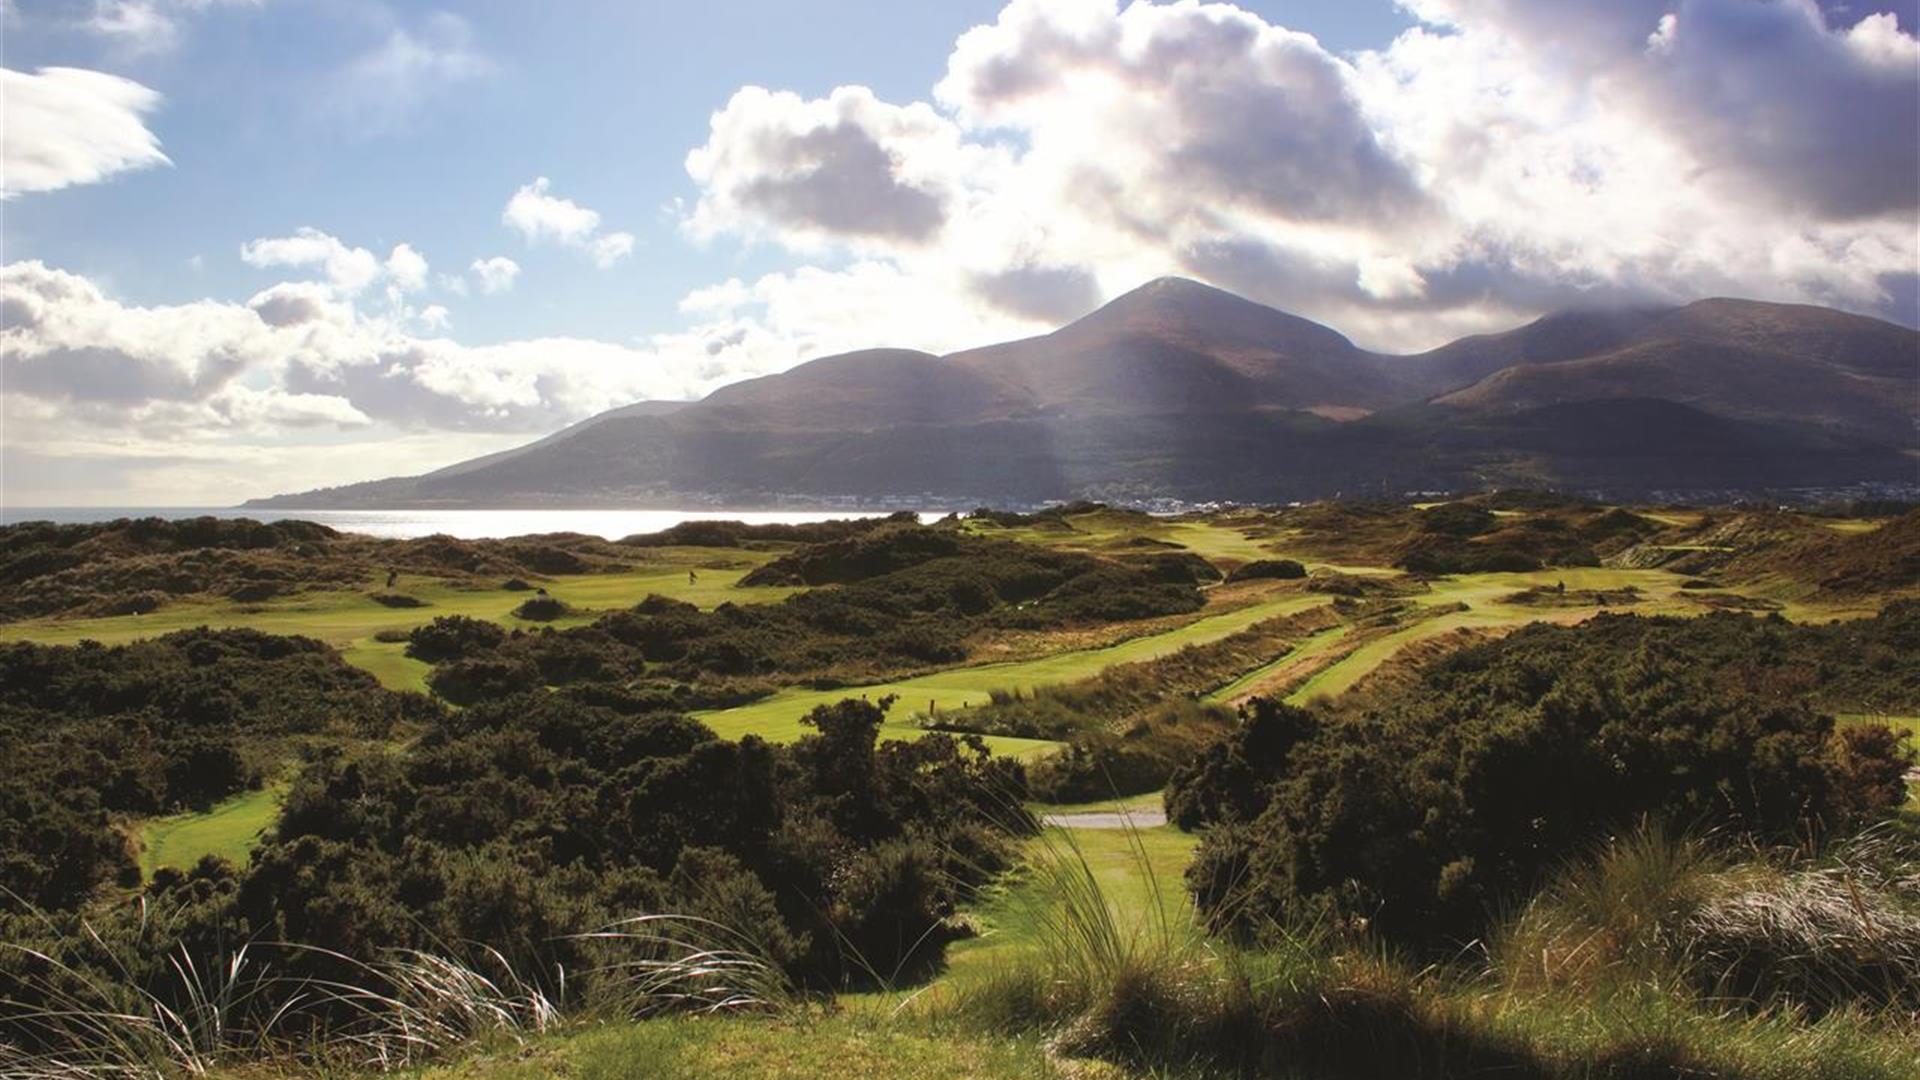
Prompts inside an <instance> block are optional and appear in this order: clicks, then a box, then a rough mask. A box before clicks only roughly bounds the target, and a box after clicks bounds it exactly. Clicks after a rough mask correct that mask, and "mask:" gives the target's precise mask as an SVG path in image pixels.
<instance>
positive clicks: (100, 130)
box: [0, 67, 171, 198]
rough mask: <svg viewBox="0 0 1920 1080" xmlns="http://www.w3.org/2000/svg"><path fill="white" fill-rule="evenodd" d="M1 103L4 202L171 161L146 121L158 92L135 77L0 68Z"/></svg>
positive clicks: (1, 194)
mask: <svg viewBox="0 0 1920 1080" xmlns="http://www.w3.org/2000/svg"><path fill="white" fill-rule="evenodd" d="M0 98H4V99H5V101H6V123H5V124H0V172H4V181H3V182H0V198H12V197H14V196H16V195H20V194H23V193H26V192H34V191H56V190H58V189H60V188H64V187H68V186H71V185H74V184H92V183H98V182H99V181H101V180H104V179H106V178H107V177H109V176H112V175H114V174H116V173H121V172H127V171H131V170H136V169H145V168H151V167H152V166H155V165H168V164H171V162H169V161H168V160H167V156H166V155H165V154H163V153H161V152H160V140H159V139H158V138H157V137H155V135H154V134H153V132H152V131H150V130H148V129H147V126H146V122H145V117H146V114H147V113H150V112H152V111H153V110H154V109H156V108H158V107H159V104H160V95H159V94H158V93H156V92H154V91H153V90H150V89H148V88H147V87H145V86H142V85H140V84H139V83H137V82H134V81H133V80H131V79H123V78H120V77H119V76H117V75H108V74H105V73H103V72H98V71H86V70H82V69H80V68H65V67H52V68H41V69H40V70H39V72H38V73H37V74H32V75H29V74H27V73H25V72H21V71H14V70H12V69H9V68H0Z"/></svg>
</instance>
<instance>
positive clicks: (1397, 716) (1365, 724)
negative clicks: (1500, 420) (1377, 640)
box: [1167, 604, 1920, 940]
mask: <svg viewBox="0 0 1920 1080" xmlns="http://www.w3.org/2000/svg"><path fill="white" fill-rule="evenodd" d="M1917 631H1920V605H1915V604H1904V605H1895V606H1893V607H1890V608H1889V609H1888V610H1887V611H1885V612H1883V613H1882V614H1881V615H1880V616H1879V617H1878V618H1876V619H1872V620H1863V621H1860V622H1857V623H1853V624H1836V625H1833V626H1827V627H1801V626H1793V625H1791V624H1787V623H1785V622H1784V621H1781V620H1755V619H1752V618H1748V617H1745V616H1734V615H1709V616H1705V617H1702V618H1699V619H1693V620H1680V619H1671V618H1655V619H1646V618H1638V617H1634V616H1602V617H1600V618H1597V619H1594V620H1592V621H1590V622H1588V623H1584V624H1581V625H1579V626H1575V627H1561V626H1552V625H1534V626H1530V627H1527V628H1525V629H1523V630H1520V631H1517V632H1516V633H1514V634H1512V635H1510V636H1508V637H1507V638H1505V639H1503V640H1500V641H1498V642H1494V643H1490V644H1485V645H1480V646H1475V647H1470V648H1467V649H1464V650H1461V651H1459V652H1457V653H1455V654H1453V655H1451V656H1449V657H1446V658H1444V659H1443V660H1441V661H1439V662H1437V663H1435V664H1433V665H1431V666H1429V667H1428V668H1426V669H1425V670H1424V671H1422V672H1421V674H1420V677H1419V680H1418V683H1417V685H1416V688H1415V689H1414V690H1413V692H1410V693H1406V694H1401V695H1395V696H1393V697H1391V698H1389V699H1386V700H1380V699H1378V698H1373V699H1369V700H1368V701H1367V702H1366V703H1365V704H1364V705H1362V706H1348V707H1345V708H1343V707H1342V706H1341V705H1340V704H1339V703H1335V704H1334V705H1332V706H1330V707H1327V708H1325V709H1322V710H1319V711H1313V712H1309V711H1306V710H1302V709H1297V708H1293V707H1290V706H1285V705H1281V704H1277V703H1273V702H1266V701H1262V702H1258V703H1255V704H1254V705H1253V707H1252V708H1251V709H1249V710H1248V712H1247V713H1246V715H1245V716H1244V718H1243V723H1242V725H1241V727H1240V729H1239V730H1238V731H1237V732H1236V733H1235V734H1234V735H1233V736H1232V737H1231V738H1229V739H1228V740H1226V741H1225V742H1222V743H1220V744H1218V745H1217V746H1215V747H1213V748H1211V749H1209V750H1208V751H1207V752H1206V753H1204V754H1203V755H1201V756H1200V757H1199V758H1198V759H1197V760H1196V761H1195V762H1193V763H1192V764H1191V765H1189V766H1188V767H1186V768H1185V769H1183V770H1182V771H1181V772H1180V773H1179V774H1177V775H1176V776H1175V777H1174V780H1173V783H1172V785H1171V787H1170V788H1169V790H1168V795H1167V805H1168V809H1169V812H1170V816H1171V817H1172V818H1173V820H1175V821H1176V822H1177V823H1179V824H1181V825H1182V826H1184V827H1188V828H1194V827H1200V826H1208V828H1207V831H1206V835H1205V839H1204V840H1203V842H1202V845H1201V849H1200V852H1199V855H1198V856H1197V858H1196V861H1195V863H1194V866H1193V867H1192V869H1191V870H1190V872H1189V884H1190V886H1191V888H1192V889H1193V892H1194V895H1195V898H1196V901H1197V903H1198V905H1199V907H1200V909H1201V911H1202V912H1203V913H1204V914H1205V915H1206V917H1207V918H1208V919H1209V920H1210V921H1211V922H1212V923H1213V924H1214V925H1215V926H1216V927H1223V928H1224V927H1232V926H1235V925H1244V924H1248V923H1250V922H1251V921H1254V920H1255V919H1257V918H1264V917H1266V916H1268V915H1271V914H1272V913H1273V912H1275V911H1280V910H1293V911H1299V910H1315V909H1322V910H1332V911H1335V912H1338V913H1339V914H1341V915H1342V916H1345V917H1355V918H1364V919H1367V920H1369V921H1370V922H1372V923H1373V924H1374V925H1376V926H1377V927H1379V928H1380V929H1382V930H1383V931H1386V932H1387V933H1389V934H1391V935H1395V936H1401V937H1406V938H1412V939H1424V940H1435V939H1444V938H1447V937H1449V936H1452V937H1464V936H1467V935H1470V934H1472V933H1473V932H1475V930H1476V929H1477V928H1478V927H1479V926H1480V925H1481V921H1482V919H1483V918H1484V916H1485V915H1486V913H1487V912H1488V911H1489V909H1490V908H1492V907H1493V906H1496V905H1498V904H1501V903H1505V902H1509V901H1512V900H1514V899H1516V898H1517V897H1520V896H1523V895H1525V894H1526V893H1527V892H1528V891H1529V890H1531V889H1532V888H1533V887H1535V886H1536V885H1538V884H1539V882H1540V879H1541V875H1542V873H1543V871H1544V870H1546V869H1547V868H1548V867H1551V866H1553V865H1555V864H1556V863H1558V862H1559V861H1560V860H1562V859H1564V858H1566V857H1567V854H1568V853H1569V852H1571V851H1574V850H1579V849H1581V848H1582V847H1583V846H1584V845H1587V844H1590V843H1592V842H1593V841H1594V840H1595V838H1596V837H1597V836H1600V835H1603V834H1604V833H1605V832H1607V831H1608V830H1610V829H1616V828H1620V827H1623V826H1625V825H1628V824H1630V823H1632V822H1633V821H1635V820H1636V819H1640V818H1643V817H1657V818H1665V819H1670V820H1674V821H1676V822H1679V823H1681V824H1684V825H1687V826H1694V825H1702V826H1714V827H1720V828H1725V829H1728V830H1731V831H1734V832H1737V833H1739V834H1741V835H1747V836H1753V837H1758V838H1768V839H1785V838H1790V837H1792V836H1795V835H1799V834H1803V833H1804V832H1806V831H1807V830H1809V829H1819V828H1838V827H1842V826H1845V825H1849V824H1853V823H1857V822H1859V821H1861V820H1870V819H1873V818H1876V817H1879V816H1884V815H1886V814H1888V813H1890V812H1892V811H1893V810H1894V809H1895V808H1897V807H1898V806H1899V805H1900V803H1901V802H1902V801H1904V799H1905V797H1906V792H1905V787H1904V782H1903V780H1902V779H1901V775H1902V773H1904V771H1905V767H1906V763H1907V761H1908V752H1907V751H1906V750H1905V749H1904V747H1903V745H1902V744H1901V743H1899V742H1896V741H1894V740H1891V739H1876V738H1872V737H1851V738H1836V737H1835V734H1834V725H1833V720H1832V718H1831V717H1829V716H1826V715H1823V714H1821V713H1819V712H1816V711H1815V710H1814V709H1812V708H1811V707H1810V706H1809V705H1808V704H1807V700H1808V698H1809V697H1812V696H1817V692H1818V690H1819V689H1820V688H1819V687H1817V686H1811V685H1808V684H1807V682H1806V681H1805V680H1806V677H1807V674H1806V673H1807V672H1809V671H1812V672H1816V673H1824V675H1825V676H1827V677H1829V678H1836V679H1839V680H1840V681H1839V682H1838V683H1837V684H1836V685H1849V686H1850V687H1851V688H1852V689H1853V690H1854V691H1856V692H1860V691H1866V690H1867V687H1866V686H1865V685H1863V680H1858V679H1852V678H1847V677H1846V676H1847V675H1848V674H1849V672H1848V669H1849V668H1852V669H1854V670H1856V671H1857V670H1858V669H1860V668H1862V667H1865V668H1874V667H1878V668H1879V669H1880V670H1878V671H1876V672H1875V675H1876V676H1877V684H1878V685H1881V686H1890V685H1893V686H1897V685H1904V686H1905V687H1906V688H1907V694H1906V696H1905V697H1904V698H1903V699H1902V700H1904V701H1907V702H1912V701H1913V700H1914V699H1915V698H1916V697H1920V693H1917V692H1916V691H1917V690H1920V682H1916V681H1915V680H1916V678H1917V677H1920V651H1916V650H1914V649H1913V648H1912V646H1913V645H1914V643H1915V641H1914V638H1915V634H1916V632H1917ZM1843 657H1844V658H1843ZM1875 681H1876V680H1866V681H1865V682H1875Z"/></svg>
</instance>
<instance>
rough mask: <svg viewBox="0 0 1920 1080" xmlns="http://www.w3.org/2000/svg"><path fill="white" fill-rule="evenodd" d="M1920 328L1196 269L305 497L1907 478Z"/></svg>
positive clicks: (542, 501) (1243, 490)
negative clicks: (1344, 298)
mask: <svg viewBox="0 0 1920 1080" xmlns="http://www.w3.org/2000/svg"><path fill="white" fill-rule="evenodd" d="M1917 393H1920V334H1916V333H1915V332H1914V331H1912V330H1909V329H1906V328H1903V327H1899V326H1895V325H1893V324H1890V323H1886V322H1881V321H1879V320H1875V319H1869V318H1864V317H1861V316H1856V315H1848V314H1844V313H1841V312H1837V311H1831V310H1828V309H1824V308H1817V307H1807V306H1803V305H1787V304H1766V303H1757V302H1753V301H1744V300H1704V301H1700V302H1698V303H1694V304H1689V305H1686V306H1684V307H1665V308H1640V309H1633V310H1615V311H1569V312H1562V313H1557V314H1553V315H1549V316H1546V317H1545V318H1542V319H1539V320H1536V321H1535V322H1532V323H1530V324H1528V325H1526V326H1522V327H1519V328H1516V329H1514V330H1511V331H1507V332H1505V333H1500V334H1487V335H1478V336H1475V337H1470V338H1464V339H1462V340H1460V341H1457V342H1454V343H1452V344H1449V345H1446V346H1443V347H1441V348H1439V349H1435V350H1432V351H1430V352H1426V353H1421V354H1417V355H1411V356H1391V355H1384V354H1378V353H1372V352H1369V351H1367V350H1364V349H1361V348H1359V347H1358V346H1356V345H1354V344H1353V343H1352V342H1351V341H1349V340H1348V339H1347V338H1346V337H1344V336H1342V335H1341V334H1340V333H1338V332H1337V331H1335V330H1333V329H1330V328H1328V327H1325V326H1321V325H1319V324H1318V323H1314V322H1311V321H1309V320H1306V319H1302V318H1299V317H1297V316H1294V315H1289V314H1286V313H1284V312H1280V311H1276V310H1274V309H1272V308H1268V307H1264V306H1262V305H1260V304H1256V303H1254V302H1252V301H1249V300H1246V299H1243V298H1241V297H1238V296H1235V295H1233V294H1231V293H1227V292H1223V291H1221V290H1219V289H1215V288H1212V287H1210V286H1207V285H1202V284H1200V283H1198V282H1193V281H1186V280H1182V279H1178V278H1162V279H1160V280H1157V281H1153V282H1150V283H1148V284H1146V285H1144V286H1141V287H1140V288H1138V289H1135V290H1134V291H1132V292H1130V293H1127V294H1126V295H1124V296H1121V297H1119V298H1118V299H1115V300H1114V301H1112V302H1111V303H1109V304H1107V305H1106V306H1104V307H1102V308H1100V309H1099V310H1097V311H1095V312H1093V313H1091V314H1089V315H1087V316H1085V317H1084V318H1081V319H1079V320H1077V321H1075V322H1073V323H1070V324H1068V325H1066V326H1064V327H1061V328H1060V329H1059V330H1056V331H1054V332H1053V333H1050V334H1045V335H1042V336H1039V337H1034V338H1028V339H1024V340H1021V341H1013V342H1006V343H1003V344H998V345H990V346H986V347H984V348H978V349H971V350H967V351H964V352H959V353H955V354H952V355H950V356H945V357H939V356H934V355H931V354H929V353H924V352H915V351H912V350H904V349H869V350H863V351H859V352H853V353H846V354H843V355H839V356H831V357H825V358H822V359H818V360H813V361H810V362H807V363H804V364H801V365H799V366H797V367H795V368H793V369H791V370H789V371H787V372H784V373H782V374H778V375H769V376H765V377H762V378H757V379H749V380H745V381H743V382H739V383H734V384H732V385H730V386H726V387H722V388H721V389H719V390H716V391H714V392H713V393H712V394H709V395H708V396H707V397H706V398H704V399H702V400H700V401H697V402H641V403H639V404H636V405H630V406H626V407H623V408H619V409H614V410H611V411H609V412H606V413H602V414H600V415H598V416H595V417H592V418H590V419H588V420H585V421H583V422H581V423H578V424H575V425H573V426H572V427H569V428H566V429H564V430H562V431H559V432H556V433H554V434H552V435H549V436H547V437H546V438H544V439H540V440H538V441H536V442H533V443H529V444H528V445H526V446H522V447H518V448H516V449H513V450H508V451H504V452H502V453H498V454H492V455H488V456H486V457H482V458H475V459H473V460H471V461H465V462H461V463H459V464H457V465H453V466H449V467H447V468H444V469H440V470H437V471H435V472H431V473H427V474H425V475H422V476H417V477H400V478H396V479H392V480H380V481H374V482H371V483H365V484H354V485H349V486H346V487H340V488H331V489H325V490H322V491H315V492H306V493H302V494H297V495H282V496H276V497H274V498H272V499H266V500H256V501H255V502H253V503H249V504H248V505H257V506H274V507H289V508H307V509H323V508H345V507H381V506H393V507H399V506H408V507H430V506H504V505H523V506H524V505H621V504H624V505H637V504H643V503H644V504H652V505H671V504H673V503H677V502H701V503H731V504H734V505H750V504H754V503H762V504H765V503H771V502H776V501H793V500H805V499H810V498H811V499H823V498H834V499H855V500H858V499H869V500H873V499H882V498H888V497H895V498H906V499H918V500H922V501H926V502H929V503H933V502H944V503H961V502H1002V503H1004V502H1034V501H1041V500H1049V499H1063V498H1074V497H1095V498H1106V499H1115V500H1128V499H1146V498H1155V497H1170V498H1179V499H1187V500H1195V501H1200V500H1215V499H1233V500H1240V501H1261V500H1278V499H1295V498H1311V497H1318V496H1326V495H1333V494H1339V493H1342V492H1345V493H1362V492H1372V493H1380V492H1394V491H1402V490H1429V489H1432V490H1439V489H1452V490H1459V489H1471V488H1479V487H1485V486H1491V485H1551V486H1562V487H1574V488H1580V489H1582V490H1593V491H1599V492H1605V493H1610V494H1617V495H1631V494H1637V493H1646V492H1652V491H1667V492H1681V491H1688V490H1713V491H1731V490H1762V489H1770V488H1784V487H1814V486H1841V485H1850V484H1857V483H1862V482H1885V483H1891V484H1896V485H1908V486H1916V485H1917V484H1920V474H1917V471H1916V458H1917V457H1920V454H1916V449H1917V447H1916V442H1917V441H1920V440H1917V439H1916V434H1915V431H1916V417H1920V408H1917V407H1916V406H1917V403H1916V394H1917Z"/></svg>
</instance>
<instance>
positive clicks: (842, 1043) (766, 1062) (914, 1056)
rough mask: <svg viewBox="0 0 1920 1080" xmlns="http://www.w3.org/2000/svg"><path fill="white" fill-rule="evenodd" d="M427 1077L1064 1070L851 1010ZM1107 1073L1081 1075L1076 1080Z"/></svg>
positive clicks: (866, 1077) (639, 1026) (1035, 1043)
mask: <svg viewBox="0 0 1920 1080" xmlns="http://www.w3.org/2000/svg"><path fill="white" fill-rule="evenodd" d="M418 1075H419V1077H420V1080H543V1078H546V1077H568V1078H572V1080H641V1078H644V1080H814V1078H821V1080H839V1078H846V1080H882V1078H898V1080H949V1078H959V1077H966V1078H971V1080H1029V1078H1048V1077H1060V1076H1062V1075H1063V1074H1062V1073H1061V1072H1060V1071H1059V1070H1058V1069H1057V1068H1056V1067H1055V1065H1054V1063H1053V1062H1052V1061H1051V1060H1049V1059H1048V1057H1047V1055H1046V1053H1045V1051H1044V1049H1043V1048H1042V1047H1041V1045H1040V1043H1039V1040H1037V1039H997V1038H985V1037H980V1036H969V1035H961V1034H958V1033H955V1032H952V1031H948V1030H942V1029H940V1028H939V1027H937V1026H935V1025H929V1024H924V1023H911V1022H902V1021H897V1020H889V1019H887V1018H885V1017H874V1016H870V1015H865V1014H863V1013H861V1012H860V1011H858V1010H848V1011H840V1012H836V1013H833V1014H830V1015H808V1014H803V1015H801V1016H799V1017H796V1018H785V1019H781V1018H770V1017H757V1016H741V1017H669V1018H662V1019H657V1020H649V1021H645V1022H642V1023H636V1024H627V1023H620V1024H609V1025H606V1026H600V1027H594V1028H591V1029H588V1030H585V1031H581V1032H578V1033H576V1034H572V1035H568V1036H565V1037H561V1038H557V1039H552V1040H548V1041H544V1042H541V1043H538V1044H535V1045H533V1046H530V1047H515V1048H512V1049H508V1050H503V1051H497V1052H494V1053H488V1054H483V1055H480V1056H477V1057H475V1058H473V1059H471V1060H468V1061H463V1062H460V1063H458V1064H454V1065H449V1066H446V1067H443V1068H436V1069H429V1070H427V1071H425V1072H423V1073H420V1074H418ZM1100 1075H1102V1074H1101V1073H1099V1072H1075V1073H1074V1074H1073V1076H1074V1077H1075V1078H1076V1080H1081V1078H1085V1080H1092V1078H1094V1077H1098V1076H1100ZM1106 1075H1112V1076H1120V1075H1124V1074H1121V1073H1118V1072H1109V1073H1106Z"/></svg>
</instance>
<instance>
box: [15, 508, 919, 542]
mask: <svg viewBox="0 0 1920 1080" xmlns="http://www.w3.org/2000/svg"><path fill="white" fill-rule="evenodd" d="M885 513H886V512H885V511H859V510H759V511H755V510H721V509H713V510H261V509H246V510H236V509H232V508H213V507H191V506H165V507H139V506H69V507H32V506H8V507H0V524H6V525H12V524H15V523H17V522H21V521H57V522H61V523H86V522H96V521H112V520H114V519H116V518H137V517H163V518H190V517H202V516H206V515H211V516H213V517H228V518H252V519H254V520H255V521H287V520H295V521H317V522H319V523H320V524H322V525H328V526H331V527H333V528H336V529H340V530H342V531H344V532H356V533H365V534H367V535H370V536H381V537H388V538H393V539H407V538H409V537H415V536H431V535H433V534H435V533H444V534H446V535H448V536H457V537H460V538H461V539H463V540H479V539H484V538H488V537H500V536H525V535H528V534H529V533H552V532H572V533H585V534H587V535H588V536H600V537H605V538H606V539H608V540H618V539H620V538H621V537H623V536H633V535H635V534H637V533H651V532H659V531H660V530H662V529H668V528H672V527H673V526H675V525H678V524H679V523H681V522H683V521H716V520H717V521H744V522H746V523H748V524H750V525H775V524H782V525H797V524H801V523H804V522H809V521H827V520H830V519H833V518H865V517H880V516H883V515H884V514H885ZM938 516H940V515H939V514H938V513H922V514H921V515H920V518H921V520H922V521H930V520H932V519H933V518H936V517H938Z"/></svg>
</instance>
